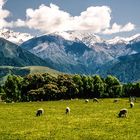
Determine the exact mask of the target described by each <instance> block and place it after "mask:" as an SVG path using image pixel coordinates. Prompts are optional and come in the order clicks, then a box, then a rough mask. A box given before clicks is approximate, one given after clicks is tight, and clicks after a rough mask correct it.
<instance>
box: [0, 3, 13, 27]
mask: <svg viewBox="0 0 140 140" xmlns="http://www.w3.org/2000/svg"><path fill="white" fill-rule="evenodd" d="M5 3H6V0H0V29H2V28H5V27H12V24H13V22H7V21H6V18H7V17H9V16H10V12H9V11H8V10H5V9H3V6H4V4H5Z"/></svg>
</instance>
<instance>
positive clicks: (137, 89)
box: [0, 73, 140, 102]
mask: <svg viewBox="0 0 140 140" xmlns="http://www.w3.org/2000/svg"><path fill="white" fill-rule="evenodd" d="M0 96H1V99H2V100H5V101H7V102H8V101H9V102H11V101H14V102H20V101H23V102H25V101H41V100H43V101H48V100H60V99H74V98H116V97H130V96H137V97H139V96H140V82H137V83H127V84H122V83H121V82H120V81H119V80H118V79H117V78H116V77H114V76H111V75H109V76H107V77H106V78H102V77H100V76H99V75H93V76H86V75H77V74H76V75H68V74H60V75H58V76H57V77H53V76H52V75H49V74H48V73H43V74H41V73H36V74H29V75H27V76H25V77H21V76H16V75H9V76H8V78H7V80H6V81H5V84H4V85H2V86H0Z"/></svg>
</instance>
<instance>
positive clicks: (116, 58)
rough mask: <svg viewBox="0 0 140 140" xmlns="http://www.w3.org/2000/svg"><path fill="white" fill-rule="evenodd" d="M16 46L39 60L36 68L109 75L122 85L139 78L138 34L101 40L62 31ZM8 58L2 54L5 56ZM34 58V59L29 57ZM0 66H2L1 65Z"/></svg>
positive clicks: (139, 52) (139, 41) (88, 33)
mask: <svg viewBox="0 0 140 140" xmlns="http://www.w3.org/2000/svg"><path fill="white" fill-rule="evenodd" d="M7 40H8V39H7ZM0 42H1V40H0ZM16 42H18V41H16ZM16 44H18V47H17V45H16V48H17V49H21V50H22V51H23V50H24V51H25V50H26V52H28V53H29V54H30V55H33V56H31V57H30V58H29V59H30V61H31V60H32V61H34V63H35V62H36V61H37V60H39V61H38V62H40V64H39V65H43V66H44V65H45V66H49V67H51V68H53V69H55V70H59V71H62V72H66V73H78V74H100V75H102V76H106V75H108V74H113V75H115V76H117V77H118V78H119V79H120V80H121V81H122V82H131V81H137V80H139V79H140V77H139V76H138V75H139V74H140V64H139V58H140V34H137V35H134V36H131V37H129V38H122V37H115V38H113V39H110V40H105V39H103V38H101V37H99V36H97V35H95V34H93V33H90V32H83V31H66V32H56V33H53V34H45V35H42V36H38V37H32V38H31V39H29V40H28V39H27V41H23V43H22V44H21V43H19V42H18V43H16ZM0 50H1V48H0ZM8 55H9V54H5V57H6V56H8ZM35 56H36V59H37V60H36V59H34V58H32V57H35ZM27 59H28V58H27ZM27 59H26V60H27ZM16 60H18V58H17V59H16ZM32 63H33V62H32ZM32 63H31V65H34V64H32ZM0 65H3V64H2V62H0ZM9 65H11V63H10V64H9ZM25 65H26V64H24V66H25ZM36 65H38V64H36ZM20 66H21V65H20Z"/></svg>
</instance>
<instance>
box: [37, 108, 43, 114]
mask: <svg viewBox="0 0 140 140" xmlns="http://www.w3.org/2000/svg"><path fill="white" fill-rule="evenodd" d="M42 114H44V109H42V108H40V109H38V110H37V111H36V116H40V115H42Z"/></svg>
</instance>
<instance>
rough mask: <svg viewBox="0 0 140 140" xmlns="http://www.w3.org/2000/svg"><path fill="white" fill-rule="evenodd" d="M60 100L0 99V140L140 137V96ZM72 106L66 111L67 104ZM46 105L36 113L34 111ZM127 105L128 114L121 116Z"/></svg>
mask: <svg viewBox="0 0 140 140" xmlns="http://www.w3.org/2000/svg"><path fill="white" fill-rule="evenodd" d="M99 101H100V102H99V103H97V102H93V101H92V100H89V102H88V103H86V102H85V100H60V101H48V102H28V103H6V104H5V103H3V102H1V103H0V140H140V100H139V101H137V103H135V106H134V108H130V106H129V102H128V99H120V101H119V102H117V103H113V99H100V100H99ZM67 106H69V107H70V109H71V112H70V114H65V109H66V107H67ZM38 108H43V109H44V111H45V112H44V115H42V116H39V117H36V116H35V111H36V110H37V109H38ZM122 108H127V109H128V116H127V118H118V117H117V116H118V113H119V111H120V109H122Z"/></svg>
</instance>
